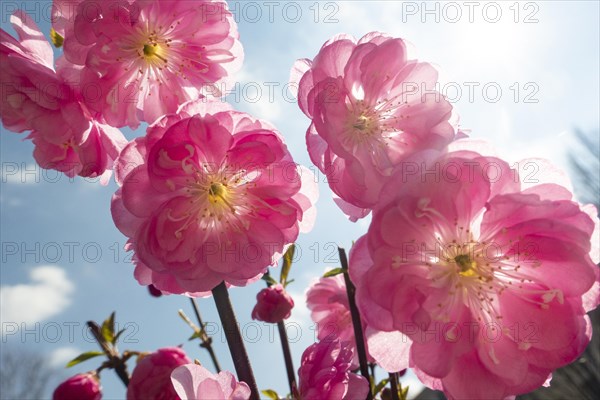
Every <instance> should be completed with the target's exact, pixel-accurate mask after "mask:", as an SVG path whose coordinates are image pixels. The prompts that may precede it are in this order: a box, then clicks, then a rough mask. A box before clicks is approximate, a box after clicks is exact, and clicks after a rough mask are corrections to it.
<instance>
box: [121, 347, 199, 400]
mask: <svg viewBox="0 0 600 400" xmlns="http://www.w3.org/2000/svg"><path fill="white" fill-rule="evenodd" d="M191 362H192V361H191V360H190V359H189V358H188V357H187V356H186V354H185V352H184V351H183V350H181V349H180V348H179V347H167V348H163V349H158V350H156V351H155V352H153V353H150V354H147V355H144V356H143V358H142V359H141V360H140V361H139V362H138V363H137V365H136V366H135V369H134V370H133V373H132V374H131V379H130V381H129V385H128V386H127V400H138V399H161V400H179V396H178V395H177V392H176V390H175V388H174V387H173V385H172V384H171V373H172V372H173V371H174V370H175V368H177V367H179V366H181V365H185V364H189V363H191Z"/></svg>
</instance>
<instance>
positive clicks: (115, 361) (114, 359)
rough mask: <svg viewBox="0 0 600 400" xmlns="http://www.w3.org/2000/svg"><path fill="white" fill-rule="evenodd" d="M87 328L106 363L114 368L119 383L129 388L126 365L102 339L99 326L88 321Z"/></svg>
mask: <svg viewBox="0 0 600 400" xmlns="http://www.w3.org/2000/svg"><path fill="white" fill-rule="evenodd" d="M87 326H88V327H89V328H90V332H92V335H94V339H96V342H98V344H99V345H100V348H101V349H102V351H104V354H106V357H108V361H109V362H110V364H111V366H112V368H114V370H115V373H116V374H117V376H118V377H119V378H120V379H121V382H123V384H124V385H125V387H127V386H129V374H128V373H127V364H125V362H124V361H123V360H122V359H121V355H120V354H119V352H118V351H117V350H116V349H115V348H114V346H110V345H109V344H108V343H106V340H104V337H102V331H101V329H100V326H98V324H97V323H95V322H94V321H88V322H87Z"/></svg>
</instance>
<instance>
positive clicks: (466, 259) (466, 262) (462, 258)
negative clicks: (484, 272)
mask: <svg viewBox="0 0 600 400" xmlns="http://www.w3.org/2000/svg"><path fill="white" fill-rule="evenodd" d="M454 262H455V263H456V264H457V265H458V267H459V268H460V272H459V274H460V275H461V276H475V275H477V271H476V268H477V262H475V261H473V260H471V257H470V256H469V255H468V254H459V255H457V256H456V257H454Z"/></svg>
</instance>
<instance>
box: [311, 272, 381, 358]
mask: <svg viewBox="0 0 600 400" xmlns="http://www.w3.org/2000/svg"><path fill="white" fill-rule="evenodd" d="M306 305H307V307H308V309H309V310H310V311H311V314H310V317H311V319H312V320H313V322H314V323H315V324H317V338H318V339H319V340H321V341H323V340H333V339H336V338H337V339H339V340H341V341H342V342H345V343H346V344H347V345H348V346H349V347H350V348H351V349H352V352H353V354H354V357H353V360H352V365H353V367H358V364H359V363H358V353H357V351H356V339H355V336H354V325H352V316H351V315H350V305H349V303H348V293H347V292H346V282H345V281H344V275H342V274H339V275H335V276H331V277H327V278H324V277H321V278H319V279H318V280H317V281H315V282H313V283H312V284H311V286H310V287H309V288H308V290H307V291H306ZM365 328H366V324H364V321H363V332H364V330H365ZM367 356H368V357H369V354H368V353H367ZM369 361H373V360H372V358H371V357H369Z"/></svg>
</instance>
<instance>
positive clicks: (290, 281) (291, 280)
mask: <svg viewBox="0 0 600 400" xmlns="http://www.w3.org/2000/svg"><path fill="white" fill-rule="evenodd" d="M294 281H295V279H290V280H289V281H287V282H286V283H285V285H284V287H287V286H288V285H289V284H290V283H292V282H294Z"/></svg>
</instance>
